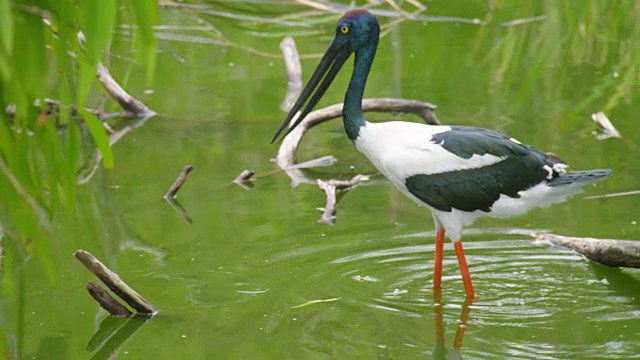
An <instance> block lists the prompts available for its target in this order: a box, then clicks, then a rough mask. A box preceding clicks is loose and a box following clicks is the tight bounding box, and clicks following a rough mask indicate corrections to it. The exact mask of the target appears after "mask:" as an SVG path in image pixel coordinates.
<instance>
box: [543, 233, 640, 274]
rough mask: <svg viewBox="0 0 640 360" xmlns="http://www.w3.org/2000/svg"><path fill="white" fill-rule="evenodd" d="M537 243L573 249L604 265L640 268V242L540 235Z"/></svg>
mask: <svg viewBox="0 0 640 360" xmlns="http://www.w3.org/2000/svg"><path fill="white" fill-rule="evenodd" d="M536 242H539V243H546V244H552V245H556V246H561V247H565V248H568V249H571V250H573V251H575V252H577V253H579V254H581V255H583V256H584V257H586V258H587V259H589V260H591V261H595V262H597V263H600V264H603V265H607V266H612V267H630V268H640V241H636V240H617V239H594V238H579V237H571V236H561V235H554V234H540V235H537V237H536Z"/></svg>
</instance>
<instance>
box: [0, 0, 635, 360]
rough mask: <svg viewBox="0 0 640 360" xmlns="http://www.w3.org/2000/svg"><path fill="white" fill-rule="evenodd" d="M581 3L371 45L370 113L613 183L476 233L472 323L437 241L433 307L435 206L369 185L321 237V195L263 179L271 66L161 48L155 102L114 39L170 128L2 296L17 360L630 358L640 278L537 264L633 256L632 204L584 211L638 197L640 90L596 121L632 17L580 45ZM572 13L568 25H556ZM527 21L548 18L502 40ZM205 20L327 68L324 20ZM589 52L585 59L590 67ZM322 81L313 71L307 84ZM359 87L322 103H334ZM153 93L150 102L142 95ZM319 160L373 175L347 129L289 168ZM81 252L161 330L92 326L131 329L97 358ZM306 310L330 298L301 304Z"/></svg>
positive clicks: (320, 133) (186, 18) (399, 34)
mask: <svg viewBox="0 0 640 360" xmlns="http://www.w3.org/2000/svg"><path fill="white" fill-rule="evenodd" d="M463 4H464V6H463ZM580 4H582V3H575V4H572V3H571V2H569V3H568V4H565V5H562V6H559V7H554V6H552V5H551V3H549V2H541V3H538V2H534V3H533V4H528V5H527V4H525V5H522V6H521V7H517V8H516V7H514V8H509V5H507V4H505V5H504V8H500V10H499V11H496V13H495V14H494V15H493V16H492V17H491V19H490V20H491V21H492V24H493V25H490V26H479V25H470V24H459V23H437V22H430V23H425V22H422V21H406V22H403V23H402V24H400V25H398V26H397V27H395V28H393V29H392V30H391V32H390V33H388V34H387V35H386V36H385V37H383V38H382V40H381V42H380V48H379V50H378V55H377V59H376V62H375V63H374V65H373V69H372V75H371V77H370V79H369V82H368V87H367V91H366V96H368V97H404V98H411V99H417V100H422V101H429V102H432V103H434V104H437V105H438V109H437V115H438V117H439V118H440V120H441V121H442V122H443V123H445V124H462V125H474V126H482V127H487V128H492V129H497V130H500V131H503V132H507V133H509V134H510V135H512V136H513V137H515V138H517V139H519V140H521V141H522V142H526V143H529V144H531V145H534V146H536V147H539V148H541V149H544V150H545V151H551V152H554V153H557V154H559V155H561V156H562V158H563V159H565V160H566V161H568V162H569V164H570V165H571V167H572V168H573V169H588V168H601V167H610V168H612V169H613V171H614V176H613V177H611V178H610V179H607V180H606V181H603V182H600V183H597V184H595V185H593V186H589V187H588V188H586V189H585V190H586V191H585V193H584V194H581V195H578V196H576V197H574V198H572V199H571V200H570V201H568V202H566V203H564V204H560V205H556V206H554V207H552V208H548V209H541V210H536V211H532V212H530V213H528V214H527V215H524V216H520V217H516V218H511V219H506V220H497V219H481V220H479V221H477V222H476V223H475V224H474V225H473V226H472V227H470V228H469V229H467V231H466V232H465V236H464V243H465V248H466V252H467V260H468V262H469V265H470V270H471V274H472V277H473V279H474V285H475V288H476V292H477V294H478V298H477V300H476V301H475V302H474V303H473V304H471V306H467V305H465V303H464V290H463V287H462V282H461V279H460V276H459V273H458V269H457V263H456V259H455V256H454V253H453V251H452V248H451V246H450V244H448V243H447V245H446V247H445V260H444V277H443V294H442V299H441V301H440V302H439V303H440V304H441V306H434V299H433V294H432V290H431V280H432V259H433V242H434V234H433V228H434V224H433V221H432V220H431V216H430V214H429V213H428V211H427V210H426V209H423V208H420V207H417V206H416V205H415V204H414V203H412V202H411V201H409V200H408V199H405V198H404V196H403V195H402V194H400V193H399V192H398V191H396V190H395V189H394V188H393V187H392V186H391V185H390V184H388V183H386V182H383V181H375V182H373V183H372V184H371V185H370V186H361V187H358V188H357V189H355V190H354V191H352V192H349V193H348V194H346V196H345V197H344V198H343V199H342V200H341V202H340V203H339V205H338V213H337V221H336V224H335V225H333V226H331V225H327V224H323V223H319V222H318V221H317V220H318V219H319V218H320V215H321V212H319V211H318V210H317V209H316V208H318V207H322V206H324V194H323V193H322V192H321V191H319V190H318V189H317V187H315V186H314V185H300V186H298V187H296V188H291V186H290V179H289V178H288V177H287V176H286V175H285V174H284V173H283V172H281V171H278V170H277V167H276V166H275V164H274V163H273V162H271V159H272V158H273V157H274V156H275V154H276V151H277V146H276V145H271V144H269V141H270V139H271V136H272V134H273V132H274V131H275V130H276V128H277V126H278V125H279V124H280V122H281V121H282V119H283V117H284V113H283V112H282V111H281V110H280V109H279V104H280V101H281V100H282V98H283V97H284V93H285V90H286V86H287V81H286V78H285V74H284V68H283V64H282V60H281V59H279V58H277V57H265V56H262V55H258V54H254V53H250V52H248V51H246V50H245V49H240V48H237V47H227V46H218V45H213V44H206V43H199V42H188V41H170V40H160V41H159V50H160V51H159V53H158V64H157V73H156V76H155V78H154V80H153V84H149V85H147V84H145V79H144V69H142V68H140V67H138V66H136V65H134V64H133V63H132V62H131V61H129V60H128V59H127V54H119V53H118V51H117V49H118V42H128V41H129V40H130V39H129V37H128V36H127V34H126V33H125V32H121V33H119V35H117V36H116V40H117V41H116V43H115V44H114V55H118V56H114V57H113V58H111V60H110V61H111V64H110V66H111V69H112V73H114V75H115V76H116V77H118V75H117V74H123V75H122V76H123V77H125V76H126V77H127V79H128V81H127V88H128V90H130V91H131V92H132V93H133V94H135V95H137V96H139V97H140V98H141V100H143V101H145V102H146V103H147V105H149V107H151V108H153V109H154V110H156V111H157V112H158V113H159V115H158V116H156V117H154V118H152V119H150V120H148V121H147V122H146V123H145V124H144V125H142V126H141V127H139V128H137V129H136V130H134V131H132V132H131V133H130V134H128V135H127V136H126V137H124V138H123V139H122V140H121V141H120V142H118V143H117V144H116V145H115V146H114V152H115V159H116V165H115V168H114V169H112V170H103V169H99V170H98V171H97V173H96V174H95V175H94V177H93V178H92V180H91V181H90V182H89V183H88V184H86V185H84V186H82V187H80V188H79V189H78V195H77V196H78V199H77V209H76V211H75V212H74V213H73V214H67V215H64V216H60V217H59V218H58V219H59V220H58V222H57V223H56V224H55V229H53V231H52V234H51V243H52V254H51V256H52V257H53V258H54V260H55V264H56V266H57V273H56V280H55V282H54V283H52V282H51V281H49V280H48V279H47V278H46V277H45V275H44V272H43V270H42V269H41V267H40V265H39V264H38V263H37V261H28V262H26V263H25V264H24V266H23V267H21V269H22V273H21V276H22V281H21V282H20V283H19V284H17V285H16V286H17V288H16V289H15V291H14V292H12V293H11V294H8V295H6V296H4V297H3V298H2V299H0V309H1V312H0V314H1V315H0V328H2V329H3V331H4V333H5V335H7V338H8V339H9V343H10V344H11V346H12V348H13V349H18V350H19V351H20V353H21V356H22V357H24V358H36V359H49V358H60V359H66V358H78V359H83V358H90V357H92V356H95V357H96V358H104V357H106V356H108V354H110V353H111V354H113V353H117V354H118V358H135V359H140V358H144V359H147V358H148V359H156V358H163V359H172V358H188V359H196V358H202V359H210V358H220V359H240V358H243V359H259V358H296V359H300V358H312V359H315V358H375V357H378V358H424V357H430V356H433V357H434V358H445V357H446V358H455V356H457V355H460V356H461V357H464V358H507V357H508V358H536V359H540V358H548V359H570V358H621V359H629V358H634V357H638V356H640V340H639V339H640V323H639V322H638V318H639V317H640V274H639V273H638V272H637V271H635V270H618V269H612V268H607V267H604V266H601V265H598V264H594V263H591V262H589V261H587V260H585V259H583V258H582V257H580V256H578V255H576V254H574V253H572V252H569V251H566V250H563V249H560V248H554V247H549V246H547V245H539V244H534V243H533V242H532V240H533V238H532V237H531V236H530V235H528V233H542V232H551V233H555V234H561V235H567V236H580V237H582V236H584V237H597V238H618V239H631V240H635V239H640V228H639V227H640V225H636V222H637V221H640V218H639V216H638V209H639V206H638V205H640V203H639V198H638V195H630V196H621V197H610V198H600V199H587V197H588V196H594V195H602V194H609V193H618V192H624V191H633V190H638V180H637V179H638V177H640V167H639V166H638V155H637V154H638V145H637V144H638V142H639V141H640V131H639V130H638V127H637V121H638V120H637V116H638V114H639V113H640V106H639V105H638V101H637V100H638V97H637V96H638V94H637V88H636V89H635V91H631V92H630V93H625V94H626V95H624V96H622V97H620V99H619V100H618V101H617V102H614V103H613V105H610V103H609V99H610V96H612V95H613V94H615V93H616V91H617V90H616V89H617V88H616V87H615V85H616V81H618V80H617V79H623V78H625V75H626V73H625V72H624V71H631V70H633V69H636V71H637V69H639V68H640V67H639V66H638V65H637V64H636V65H635V67H630V68H629V67H625V66H626V65H624V64H626V63H624V58H625V51H627V50H628V48H627V47H626V46H628V44H629V42H632V43H633V41H634V40H633V34H634V33H633V31H635V33H636V34H637V33H638V30H637V29H629V28H628V27H627V26H625V25H624V24H627V23H629V22H631V23H633V21H625V19H626V18H625V17H626V16H631V17H633V16H636V17H637V15H635V14H636V13H637V9H636V11H635V12H630V13H628V12H626V11H616V10H615V9H608V10H606V11H603V12H602V13H603V14H607V15H606V16H608V17H611V18H607V20H606V21H619V23H620V25H619V26H618V28H617V30H616V31H615V32H614V33H607V34H602V33H598V32H597V31H594V32H591V30H590V28H587V30H586V32H585V34H584V35H579V34H578V35H576V34H574V31H575V29H576V28H579V27H580V24H581V23H584V24H589V23H594V22H595V23H597V22H596V21H595V20H594V19H593V18H590V17H588V15H589V14H591V16H596V15H597V14H596V15H593V14H592V13H589V14H583V12H585V11H583V9H582V8H581V7H580V6H579V5H580ZM603 4H608V3H606V2H602V3H600V5H603ZM208 6H210V8H211V9H214V10H217V11H231V12H234V13H236V14H238V13H239V14H245V15H251V16H262V17H265V18H275V17H277V16H280V15H282V14H285V13H287V11H291V10H292V9H294V10H296V11H297V10H301V8H298V7H295V6H292V5H289V6H281V5H277V3H276V4H275V5H274V4H266V5H261V4H248V3H247V4H245V3H240V4H239V5H233V3H230V5H229V4H226V5H224V4H223V5H221V4H220V3H213V2H212V3H208ZM429 6H430V8H429V9H430V10H429V12H428V15H441V16H460V17H470V18H479V19H482V20H489V19H488V17H489V15H487V8H486V7H487V4H486V2H485V1H476V2H464V3H460V4H458V5H448V2H445V1H433V2H430V3H429ZM510 6H513V5H510ZM572 6H575V14H572V16H564V17H563V14H564V15H566V14H565V13H566V12H571V11H574V10H573V9H574V8H572ZM381 8H384V6H381ZM558 8H559V9H560V10H558ZM385 9H388V8H385ZM586 12H587V13H588V11H586ZM161 14H162V19H161V23H162V24H166V25H198V24H197V23H196V22H195V21H194V20H193V18H192V17H191V16H192V15H191V14H190V13H188V12H183V11H173V10H163V11H162V13H161ZM538 15H546V16H547V18H546V19H545V20H542V21H536V22H531V23H528V24H524V25H519V26H513V27H504V26H498V25H497V24H498V23H500V22H503V21H510V20H514V19H517V18H525V17H531V16H538ZM603 16H604V15H603ZM204 19H206V20H207V21H209V22H211V23H212V24H215V25H216V27H217V29H218V30H220V31H221V32H222V33H223V34H224V36H225V38H226V39H228V40H229V41H233V42H235V43H237V44H242V45H243V46H247V47H251V48H254V49H257V50H259V51H262V52H266V53H272V54H275V55H277V54H279V50H278V43H279V42H280V40H281V38H282V36H283V35H288V34H294V35H295V34H301V33H308V32H309V31H311V30H313V31H315V33H316V34H314V35H308V36H296V42H297V44H298V49H299V50H300V52H301V53H302V54H318V53H321V52H322V51H323V50H324V49H325V48H326V46H327V44H328V42H329V40H330V36H331V32H332V28H333V24H334V23H335V20H336V19H337V15H336V16H322V17H318V18H315V17H309V19H308V20H309V21H311V20H314V21H315V20H317V19H321V20H323V21H322V22H320V23H319V24H315V25H313V26H312V27H303V26H282V25H264V24H260V23H256V22H253V21H239V20H236V19H224V18H219V17H214V16H208V17H207V16H204ZM566 19H569V20H575V21H576V22H575V23H570V21H569V20H566ZM612 19H613V20H612ZM297 20H298V21H300V19H297ZM596 20H597V19H596ZM600 20H602V19H600ZM388 21H389V20H388V19H385V20H383V23H388ZM602 21H604V20H602ZM636 23H637V21H636ZM636 27H637V26H636ZM159 32H160V33H161V34H175V33H177V34H178V35H180V36H184V35H185V34H189V35H196V36H202V37H207V38H212V36H213V35H212V32H198V31H196V30H194V31H193V32H184V31H182V32H181V31H175V32H171V31H169V30H160V31H159ZM594 34H595V35H594ZM613 35H615V36H613ZM590 36H596V37H597V39H596V40H597V41H596V40H593V39H591V38H590ZM609 36H610V37H609ZM636 39H637V38H636ZM182 40H184V38H182ZM585 44H587V45H585ZM588 44H592V47H593V48H592V49H591V50H584V51H582V52H581V51H580V49H579V48H580V47H583V46H588ZM635 44H636V46H637V40H635ZM605 45H606V47H607V48H606V51H605V50H604V49H603V48H604V47H605ZM635 54H636V55H637V51H636V53H635ZM317 61H318V59H317V58H310V59H305V60H303V63H302V65H303V70H304V74H305V75H304V78H305V79H306V78H308V76H309V75H310V73H311V71H312V69H313V68H314V66H315V65H316V63H317ZM620 64H623V65H624V66H623V65H620ZM349 69H350V67H349V66H345V70H344V71H343V74H341V75H340V76H339V77H338V79H337V80H336V82H335V83H334V85H333V86H332V89H331V90H330V91H329V93H328V94H327V96H326V98H325V100H323V102H322V103H321V106H322V105H329V104H333V103H335V102H339V101H341V99H342V96H343V91H344V90H345V89H346V82H347V81H348V72H349V71H348V70H349ZM615 72H618V73H619V74H618V76H617V77H616V76H614V73H615ZM124 74H126V75H124ZM636 74H637V73H636ZM636 76H637V75H636ZM620 81H621V80H620ZM149 88H150V89H153V90H154V91H153V93H148V94H143V91H144V90H146V89H149ZM594 94H596V95H594ZM607 106H608V107H607ZM603 109H604V110H606V112H607V115H608V116H609V117H610V119H611V120H612V122H613V123H614V124H615V125H616V126H617V128H618V129H619V131H620V132H621V133H622V134H623V136H624V140H620V139H608V140H604V141H598V140H596V139H595V138H594V136H593V134H592V131H594V130H595V129H596V125H595V123H593V122H592V121H591V119H590V115H591V114H592V113H594V112H597V111H600V110H603ZM368 117H369V118H370V119H371V120H373V121H376V120H385V119H387V120H388V119H397V118H398V116H397V115H391V114H372V115H368ZM402 118H403V119H405V120H410V121H418V120H417V119H415V118H412V117H411V116H403V117H402ZM325 155H334V156H336V157H337V158H338V159H339V163H338V164H336V165H335V166H332V167H327V168H316V169H313V170H309V171H307V174H308V175H309V176H310V177H311V178H322V179H329V178H341V179H348V178H350V177H352V176H353V175H355V174H357V173H365V174H372V175H373V174H375V172H374V169H373V167H372V166H371V165H370V164H369V163H368V162H367V160H366V159H365V158H364V157H363V156H362V155H360V154H359V153H358V152H357V151H356V150H355V148H354V147H353V145H352V144H351V143H350V142H349V141H348V139H347V137H346V136H345V135H344V133H343V132H342V128H341V122H340V121H333V122H330V123H328V124H325V125H322V126H319V127H318V128H315V129H313V130H312V131H311V132H310V133H309V134H308V135H307V137H306V138H305V140H304V142H303V145H302V147H301V149H300V152H299V154H298V159H299V160H307V159H312V158H316V157H320V156H325ZM188 164H191V165H193V166H194V168H195V170H194V171H193V172H192V173H191V174H190V175H189V177H188V179H187V182H186V184H185V186H184V187H183V189H182V190H180V192H179V194H178V200H179V202H180V204H181V206H182V207H183V208H184V210H185V212H186V216H188V219H189V220H190V221H186V219H185V217H183V216H181V215H180V214H179V212H177V211H176V210H175V209H174V208H172V207H171V206H170V205H169V204H168V203H167V202H166V201H164V200H163V199H162V196H163V195H164V193H165V192H166V191H167V189H168V187H169V186H170V185H171V183H172V182H173V180H174V179H175V177H176V176H177V175H178V173H179V172H180V170H181V169H182V168H183V167H184V166H185V165H188ZM244 169H251V170H253V171H255V172H256V179H255V181H253V182H252V184H253V185H254V186H253V188H252V189H251V190H246V189H243V188H241V187H240V186H238V185H236V184H234V183H233V182H232V180H233V179H234V178H235V177H236V176H237V175H238V174H239V173H240V172H241V171H242V170H244ZM374 180H381V179H380V178H376V177H374ZM76 249H86V250H88V251H91V252H92V253H94V254H95V255H97V256H98V257H99V258H101V259H102V260H103V261H104V262H105V263H106V264H107V265H108V266H110V267H111V268H112V269H113V270H115V271H117V272H118V273H119V274H120V276H121V277H122V278H123V279H124V280H125V281H127V282H128V283H130V284H131V285H132V286H133V287H135V288H136V290H138V291H139V292H140V293H141V294H142V295H144V296H145V297H146V298H147V299H148V300H149V301H150V302H152V303H153V304H154V305H155V306H156V307H158V308H159V309H160V313H159V315H157V316H156V317H154V318H153V319H151V320H150V321H148V322H146V323H141V322H133V321H131V322H129V323H127V324H124V323H125V322H126V320H119V319H115V320H114V319H110V322H108V323H103V325H102V326H106V325H112V326H115V327H118V326H121V325H123V328H120V330H119V332H117V334H116V335H115V337H113V338H112V339H111V341H112V343H110V344H106V346H104V347H102V348H101V345H105V344H103V343H101V342H100V341H99V340H96V339H95V337H96V334H98V333H99V331H100V330H99V329H100V324H101V322H102V321H103V319H104V318H105V315H104V313H103V312H102V311H100V310H99V309H98V307H97V305H96V304H95V303H94V302H93V300H91V299H90V298H89V296H88V295H87V294H86V291H85V289H84V285H85V283H86V282H87V281H90V280H92V277H91V276H90V274H89V273H88V272H86V271H85V270H84V269H83V268H82V266H81V265H80V264H79V263H77V262H76V261H75V259H74V258H73V257H72V253H73V251H75V250H76ZM313 300H328V301H325V302H317V303H311V304H306V303H307V302H308V301H313ZM299 305H306V306H299ZM297 306H298V307H297ZM461 319H462V320H463V321H462V324H461ZM109 323H110V324H109ZM113 344H116V345H113ZM118 346H119V347H118Z"/></svg>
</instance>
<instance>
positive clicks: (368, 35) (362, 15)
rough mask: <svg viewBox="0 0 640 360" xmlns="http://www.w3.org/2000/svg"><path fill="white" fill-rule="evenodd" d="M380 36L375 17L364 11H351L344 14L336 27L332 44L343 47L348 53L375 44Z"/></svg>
mask: <svg viewBox="0 0 640 360" xmlns="http://www.w3.org/2000/svg"><path fill="white" fill-rule="evenodd" d="M379 36H380V25H378V20H377V19H376V18H375V16H373V15H371V13H369V12H368V11H366V10H352V11H349V12H348V13H346V14H345V15H344V16H343V17H342V18H341V19H340V21H338V24H337V25H336V34H335V36H334V38H333V42H332V45H333V44H336V46H345V47H346V51H348V52H349V53H352V52H356V51H358V50H359V49H362V48H365V47H367V46H370V45H371V42H372V41H373V42H375V43H376V44H377V41H378V37H379Z"/></svg>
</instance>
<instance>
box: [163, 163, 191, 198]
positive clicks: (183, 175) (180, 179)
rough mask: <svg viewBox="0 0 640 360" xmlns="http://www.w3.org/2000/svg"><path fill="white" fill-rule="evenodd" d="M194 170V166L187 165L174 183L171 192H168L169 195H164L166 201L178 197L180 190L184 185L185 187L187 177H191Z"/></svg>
mask: <svg viewBox="0 0 640 360" xmlns="http://www.w3.org/2000/svg"><path fill="white" fill-rule="evenodd" d="M192 170H193V165H187V166H185V167H184V168H183V169H182V171H181V172H180V175H178V178H177V179H176V181H174V182H173V184H172V185H171V187H170V188H169V191H167V193H166V194H164V198H165V199H167V200H169V199H174V198H175V197H176V194H177V193H178V190H180V188H181V187H182V185H184V182H185V181H186V180H187V175H189V173H190V172H191V171H192Z"/></svg>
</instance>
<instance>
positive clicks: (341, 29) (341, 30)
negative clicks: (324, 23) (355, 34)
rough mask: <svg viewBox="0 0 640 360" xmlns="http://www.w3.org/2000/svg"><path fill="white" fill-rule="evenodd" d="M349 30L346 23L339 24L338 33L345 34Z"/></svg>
mask: <svg viewBox="0 0 640 360" xmlns="http://www.w3.org/2000/svg"><path fill="white" fill-rule="evenodd" d="M348 32H349V27H348V26H346V25H342V26H340V34H342V35H346V34H347V33H348Z"/></svg>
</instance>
